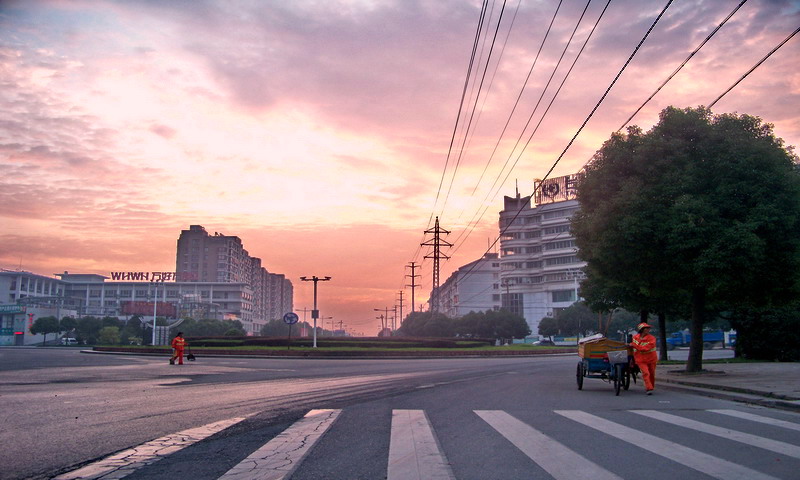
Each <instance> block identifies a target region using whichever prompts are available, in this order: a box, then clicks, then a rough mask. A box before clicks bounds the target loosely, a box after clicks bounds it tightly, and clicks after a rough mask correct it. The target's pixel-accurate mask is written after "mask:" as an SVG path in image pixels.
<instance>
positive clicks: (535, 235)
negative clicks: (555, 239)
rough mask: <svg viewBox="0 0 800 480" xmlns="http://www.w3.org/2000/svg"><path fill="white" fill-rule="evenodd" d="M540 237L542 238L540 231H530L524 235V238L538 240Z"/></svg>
mask: <svg viewBox="0 0 800 480" xmlns="http://www.w3.org/2000/svg"><path fill="white" fill-rule="evenodd" d="M541 236H542V231H541V230H531V231H530V232H525V233H524V237H525V238H539V237H541Z"/></svg>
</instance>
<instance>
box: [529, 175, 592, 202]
mask: <svg viewBox="0 0 800 480" xmlns="http://www.w3.org/2000/svg"><path fill="white" fill-rule="evenodd" d="M580 180H581V174H575V175H564V176H563V177H555V178H548V179H546V180H544V181H534V182H533V184H534V190H535V192H536V193H535V196H534V203H535V204H536V205H542V204H545V203H556V202H566V201H567V200H574V199H576V198H577V194H578V182H579V181H580Z"/></svg>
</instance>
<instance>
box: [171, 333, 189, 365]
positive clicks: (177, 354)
mask: <svg viewBox="0 0 800 480" xmlns="http://www.w3.org/2000/svg"><path fill="white" fill-rule="evenodd" d="M186 345H187V343H186V339H185V338H183V332H178V334H177V335H175V338H173V339H172V358H170V359H169V364H170V365H175V359H176V358H177V359H178V365H183V348H184V347H185V346H186Z"/></svg>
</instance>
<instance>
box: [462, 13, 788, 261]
mask: <svg viewBox="0 0 800 480" xmlns="http://www.w3.org/2000/svg"><path fill="white" fill-rule="evenodd" d="M672 2H673V0H668V1H667V4H666V5H665V6H664V8H663V9H662V10H661V12H660V13H659V14H658V16H657V17H656V19H655V20H654V21H653V24H652V25H650V28H649V29H648V30H647V32H646V33H645V34H644V36H643V37H642V39H641V40H640V41H639V43H638V44H637V45H636V48H634V49H633V52H632V53H631V54H630V56H629V57H628V59H627V60H626V61H625V63H624V64H623V65H622V68H620V70H619V72H618V73H617V75H616V76H615V77H614V80H612V81H611V84H610V85H609V86H608V88H607V89H606V91H605V92H604V93H603V95H602V96H601V97H600V100H598V101H597V104H595V106H594V108H592V110H591V112H589V115H588V116H587V117H586V119H585V120H584V121H583V123H582V124H581V126H580V127H579V128H578V131H577V132H575V135H573V137H572V138H571V139H570V141H569V143H567V146H566V147H564V150H563V151H562V152H561V154H560V155H559V156H558V158H556V160H555V161H554V162H553V165H552V166H551V167H550V169H549V170H548V171H547V173H546V174H545V175H544V177H543V178H542V181H541V182H539V183H537V184H536V186H535V187H534V191H533V193H531V195H530V196H529V197H527V200H526V201H525V202H523V203H522V205H520V207H519V209H518V210H517V212H516V213H515V214H514V216H513V217H512V218H511V220H510V221H509V222H508V224H507V225H506V226H505V227H504V228H503V229H502V230H501V231H500V235H498V236H497V238H496V239H495V240H494V242H493V243H492V245H490V247H489V249H487V251H486V252H489V250H491V247H493V246H494V245H495V244H497V242H498V241H499V240H500V238H501V237H502V236H503V234H505V232H506V231H507V230H508V229H509V228H510V227H511V225H512V224H513V222H514V220H516V219H517V218H518V217H519V215H520V214H521V213H522V210H523V209H524V208H525V207H527V206H528V204H529V203H530V199H531V198H533V196H534V195H536V190H537V189H539V188H540V187H541V185H542V183H543V182H544V180H546V179H547V178H548V177H549V176H550V174H551V173H552V172H553V170H555V168H556V166H557V165H558V163H559V162H560V161H561V159H562V158H564V155H566V153H567V151H568V150H569V148H570V147H571V146H572V144H573V143H574V142H575V139H576V138H578V135H580V133H581V132H582V131H583V128H584V127H586V124H587V123H589V120H591V118H592V116H593V115H594V114H595V112H596V111H597V109H598V108H600V105H601V104H602V103H603V101H604V100H605V98H606V97H607V96H608V93H609V92H610V91H611V89H612V88H613V87H614V85H615V84H616V82H617V80H619V78H620V77H621V76H622V73H623V72H624V71H625V69H626V68H627V67H628V65H629V64H630V63H631V61H632V60H633V57H634V56H635V55H636V53H637V52H638V51H639V49H641V47H642V45H643V44H644V42H645V40H647V38H648V37H649V36H650V33H651V32H652V31H653V29H654V28H655V27H656V25H657V24H658V22H659V21H660V20H661V18H662V17H663V16H664V13H666V11H667V9H668V8H669V7H670V5H672ZM798 30H800V29H798ZM795 33H796V32H795ZM784 43H785V41H784ZM484 255H485V253H484ZM472 270H474V266H473V267H472V268H470V270H468V271H467V272H466V275H468V274H469V273H470V272H471V271H472Z"/></svg>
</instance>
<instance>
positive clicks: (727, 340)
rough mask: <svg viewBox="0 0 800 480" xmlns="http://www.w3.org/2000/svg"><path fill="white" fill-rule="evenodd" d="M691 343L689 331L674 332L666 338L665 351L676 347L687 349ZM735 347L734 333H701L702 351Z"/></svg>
mask: <svg viewBox="0 0 800 480" xmlns="http://www.w3.org/2000/svg"><path fill="white" fill-rule="evenodd" d="M691 341H692V335H691V334H690V333H689V330H688V329H687V330H683V331H681V332H675V333H673V334H672V335H670V336H669V337H668V338H667V350H675V348H677V347H688V346H689V344H690V343H691ZM733 345H736V331H735V330H731V331H730V332H723V331H717V332H703V350H711V349H712V348H724V347H730V346H733Z"/></svg>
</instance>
